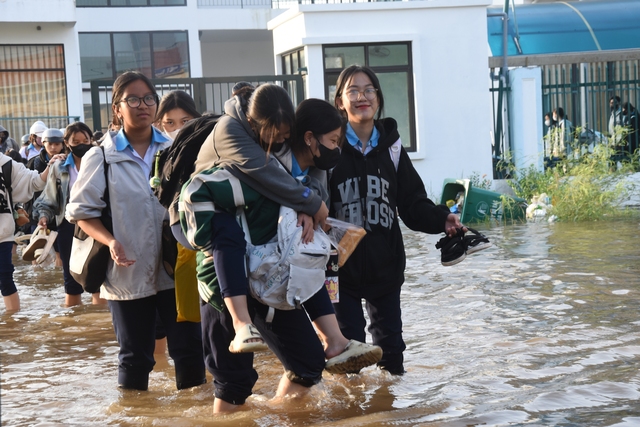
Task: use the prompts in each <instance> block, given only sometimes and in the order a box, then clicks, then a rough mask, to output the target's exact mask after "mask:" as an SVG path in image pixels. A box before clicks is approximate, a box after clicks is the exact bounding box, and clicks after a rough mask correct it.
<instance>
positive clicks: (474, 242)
mask: <svg viewBox="0 0 640 427" xmlns="http://www.w3.org/2000/svg"><path fill="white" fill-rule="evenodd" d="M467 230H469V231H470V232H471V233H473V234H472V235H466V236H464V244H465V246H466V247H467V255H471V254H472V253H474V252H478V251H481V250H483V249H487V248H490V247H491V246H492V245H491V242H489V239H487V236H485V235H484V234H482V233H480V232H478V231H477V230H474V229H473V228H471V227H467Z"/></svg>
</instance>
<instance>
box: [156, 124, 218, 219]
mask: <svg viewBox="0 0 640 427" xmlns="http://www.w3.org/2000/svg"><path fill="white" fill-rule="evenodd" d="M220 117H222V116H221V115H213V114H211V115H205V116H202V117H198V118H197V119H194V120H191V121H189V122H188V123H187V124H186V125H184V127H183V128H182V129H181V130H180V132H179V133H178V135H177V136H176V139H175V140H174V141H173V144H171V146H170V147H169V148H167V149H166V150H162V152H160V153H159V157H158V158H157V159H156V165H155V168H156V176H158V177H159V178H160V183H159V185H158V186H157V187H155V188H154V189H153V192H154V194H155V195H156V197H157V198H158V200H159V201H160V204H161V205H162V206H164V207H165V208H167V209H168V210H169V212H171V209H172V205H174V207H173V208H174V209H176V211H177V208H176V206H177V202H178V199H179V198H180V190H182V186H183V184H184V183H185V182H187V181H188V180H189V178H190V177H191V174H192V173H193V171H194V170H195V163H196V159H197V158H198V153H199V152H200V147H202V144H203V143H204V141H205V140H206V139H207V137H208V136H209V134H211V131H213V127H214V126H215V125H216V123H217V122H218V120H219V119H220ZM175 218H177V214H176V216H175Z"/></svg>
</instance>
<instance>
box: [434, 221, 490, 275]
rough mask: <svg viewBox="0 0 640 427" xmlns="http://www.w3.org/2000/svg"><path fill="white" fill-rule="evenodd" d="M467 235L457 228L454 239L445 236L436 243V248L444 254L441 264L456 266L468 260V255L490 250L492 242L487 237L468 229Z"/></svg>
mask: <svg viewBox="0 0 640 427" xmlns="http://www.w3.org/2000/svg"><path fill="white" fill-rule="evenodd" d="M467 230H468V231H469V232H468V234H467V235H465V232H464V231H463V230H462V229H461V228H457V229H456V231H457V233H456V235H455V236H453V237H449V236H445V237H443V238H442V239H440V240H439V241H438V243H436V248H437V249H440V251H441V252H442V255H441V259H440V260H441V262H442V265H444V266H447V267H449V266H452V265H456V264H458V263H459V262H461V261H462V260H464V259H465V258H466V256H467V255H471V254H472V253H475V252H478V251H481V250H483V249H487V248H490V247H491V246H492V245H491V242H490V241H489V239H487V236H485V235H484V234H482V233H480V232H479V231H477V230H475V229H473V228H471V227H468V226H467Z"/></svg>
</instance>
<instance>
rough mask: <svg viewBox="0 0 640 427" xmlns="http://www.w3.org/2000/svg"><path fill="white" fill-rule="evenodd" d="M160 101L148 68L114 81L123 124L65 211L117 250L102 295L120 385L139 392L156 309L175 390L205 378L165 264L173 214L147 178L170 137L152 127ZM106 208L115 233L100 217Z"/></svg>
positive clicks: (86, 169)
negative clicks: (165, 231) (179, 318)
mask: <svg viewBox="0 0 640 427" xmlns="http://www.w3.org/2000/svg"><path fill="white" fill-rule="evenodd" d="M157 102H158V96H157V94H156V91H155V88H154V87H153V85H152V84H151V82H150V81H149V79H148V78H147V77H145V76H144V75H143V74H142V73H139V72H136V71H128V72H125V73H124V74H122V75H120V76H119V77H118V78H117V79H116V81H115V82H114V84H113V101H112V110H113V125H114V126H116V127H118V128H119V130H118V132H109V133H108V134H107V135H105V138H104V141H103V142H102V144H101V147H95V148H92V149H91V150H89V152H88V153H87V154H86V155H85V156H84V157H83V158H82V169H81V170H80V173H79V174H78V179H77V181H76V183H75V185H74V186H73V188H72V189H71V198H70V202H69V204H68V205H67V212H66V216H67V219H68V220H69V221H70V222H72V223H77V224H78V225H79V226H80V227H81V228H82V229H83V230H84V231H85V232H86V233H87V234H88V235H89V236H91V237H93V238H94V239H96V240H98V241H99V242H101V243H103V244H105V245H107V246H108V247H109V250H110V252H111V261H110V264H109V267H108V271H107V277H106V280H105V282H104V284H103V285H102V287H101V289H100V296H101V297H102V298H105V299H106V300H107V302H108V304H109V310H110V312H111V317H112V320H113V327H114V330H115V333H116V338H117V340H118V344H119V345H120V353H119V356H118V359H119V365H118V385H119V386H120V387H121V388H124V389H134V390H147V388H148V385H149V373H150V372H151V370H152V369H153V366H154V364H155V361H154V357H153V351H154V346H155V332H156V330H155V324H156V314H157V315H159V317H160V318H161V320H162V324H163V325H164V328H165V331H166V334H167V344H168V348H169V355H170V356H171V357H172V358H173V360H174V363H175V372H176V385H177V388H178V389H185V388H189V387H193V386H197V385H200V384H203V383H205V382H206V377H205V371H204V362H203V360H202V337H201V332H200V324H199V323H193V322H180V323H178V322H176V315H177V313H176V299H175V290H174V281H173V280H172V279H171V278H170V277H169V275H168V274H167V273H166V271H165V270H164V267H163V263H162V256H161V254H162V243H161V236H162V222H163V220H164V219H165V216H168V214H167V211H166V209H164V207H162V205H160V203H159V202H158V199H157V198H156V197H155V196H154V194H153V193H152V191H151V186H150V184H149V177H150V175H151V170H152V164H153V159H154V155H155V154H156V152H157V151H159V150H162V149H165V148H167V147H168V146H169V145H170V144H171V142H170V140H169V139H168V138H166V137H165V136H164V135H162V133H161V132H160V131H158V130H156V129H155V128H154V127H153V126H152V124H153V122H154V120H155V116H156V109H157V105H156V104H157ZM105 167H106V168H107V170H106V171H105ZM105 178H106V179H105ZM105 195H108V200H109V203H108V206H107V203H106V202H105ZM105 207H106V208H107V209H109V212H110V214H111V218H112V222H113V232H109V231H108V230H107V229H106V228H105V227H104V225H103V224H102V222H101V220H100V216H101V213H102V210H103V209H104V208H105Z"/></svg>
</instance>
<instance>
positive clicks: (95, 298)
mask: <svg viewBox="0 0 640 427" xmlns="http://www.w3.org/2000/svg"><path fill="white" fill-rule="evenodd" d="M106 303H107V300H106V299H104V298H100V292H96V293H95V294H91V304H94V305H97V304H106Z"/></svg>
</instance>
